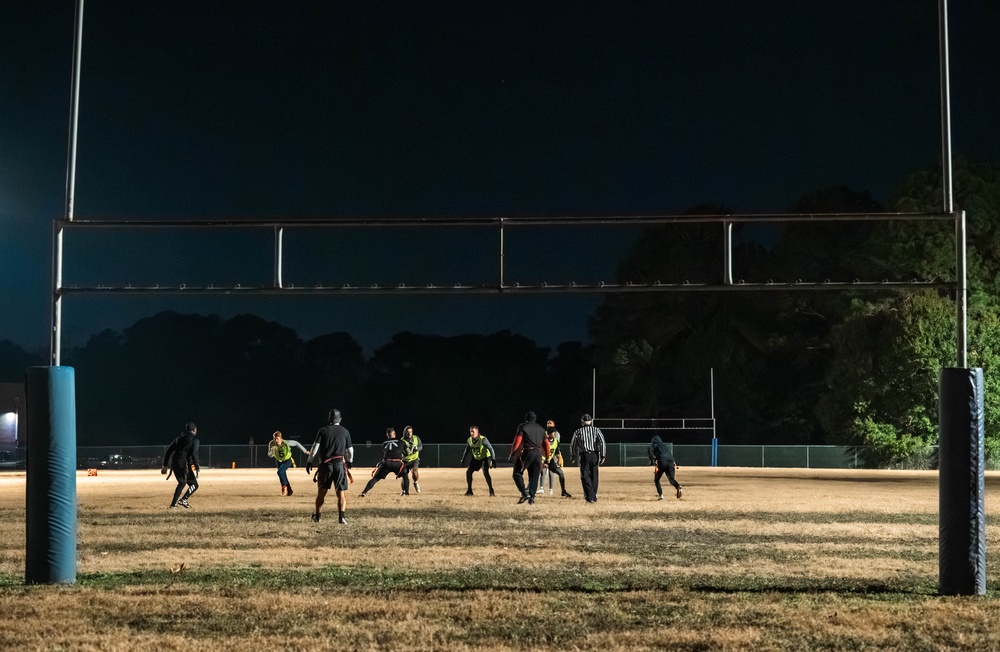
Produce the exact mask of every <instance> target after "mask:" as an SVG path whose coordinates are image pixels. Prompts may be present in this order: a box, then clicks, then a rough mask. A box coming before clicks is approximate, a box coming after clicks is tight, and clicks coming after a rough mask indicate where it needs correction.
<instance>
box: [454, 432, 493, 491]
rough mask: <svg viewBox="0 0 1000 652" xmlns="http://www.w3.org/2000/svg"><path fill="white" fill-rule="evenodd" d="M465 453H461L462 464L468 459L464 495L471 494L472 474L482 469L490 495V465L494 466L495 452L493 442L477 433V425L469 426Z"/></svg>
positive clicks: (491, 481) (491, 482)
mask: <svg viewBox="0 0 1000 652" xmlns="http://www.w3.org/2000/svg"><path fill="white" fill-rule="evenodd" d="M465 443H466V446H465V454H464V455H462V462H461V463H462V464H465V461H466V460H468V461H469V468H467V469H466V470H465V481H466V482H467V483H468V485H469V490H468V491H466V492H465V495H466V496H471V495H472V474H473V473H475V472H476V471H478V470H480V469H482V470H483V477H484V478H486V486H487V487H489V489H490V496H491V497H492V496H496V494H495V493H493V478H491V477H490V467H494V468H496V465H497V462H496V459H497V452H496V451H495V450H493V444H491V443H490V440H489V439H487V438H486V437H483V436H482V435H481V434H479V426H469V438H468V439H467V440H466V442H465Z"/></svg>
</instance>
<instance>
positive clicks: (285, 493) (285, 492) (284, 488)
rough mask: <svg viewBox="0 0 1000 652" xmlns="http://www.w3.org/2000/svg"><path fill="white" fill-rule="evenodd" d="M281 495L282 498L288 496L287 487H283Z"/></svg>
mask: <svg viewBox="0 0 1000 652" xmlns="http://www.w3.org/2000/svg"><path fill="white" fill-rule="evenodd" d="M281 495H282V496H287V495H288V489H287V488H286V487H285V485H281Z"/></svg>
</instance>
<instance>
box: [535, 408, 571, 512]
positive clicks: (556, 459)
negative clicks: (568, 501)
mask: <svg viewBox="0 0 1000 652" xmlns="http://www.w3.org/2000/svg"><path fill="white" fill-rule="evenodd" d="M545 438H546V439H548V440H549V456H548V457H547V458H546V459H543V460H542V468H543V469H548V471H549V494H550V495H551V494H552V475H553V474H555V475H558V476H559V486H560V488H562V497H563V498H572V497H573V496H571V495H570V493H569V492H568V491H566V474H565V473H563V470H562V453H560V452H559V431H558V430H556V422H555V421H551V420H550V421H548V422H547V423H546V424H545ZM541 493H542V494H544V493H545V487H544V480H543V486H542V487H541Z"/></svg>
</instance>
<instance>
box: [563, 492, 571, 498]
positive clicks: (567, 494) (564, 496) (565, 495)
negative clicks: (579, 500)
mask: <svg viewBox="0 0 1000 652" xmlns="http://www.w3.org/2000/svg"><path fill="white" fill-rule="evenodd" d="M562 497H563V498H572V497H573V494H571V493H570V492H568V491H564V492H562Z"/></svg>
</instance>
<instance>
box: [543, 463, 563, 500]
mask: <svg viewBox="0 0 1000 652" xmlns="http://www.w3.org/2000/svg"><path fill="white" fill-rule="evenodd" d="M545 468H547V469H548V470H549V489H551V488H552V474H553V473H555V474H556V475H558V476H559V487H560V488H561V489H562V492H563V493H564V494H565V493H566V474H565V473H563V470H562V467H561V466H559V460H558V459H556V456H555V455H553V456H552V459H551V460H549V461H548V463H547V464H545ZM542 491H545V487H544V486H543V487H542Z"/></svg>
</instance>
